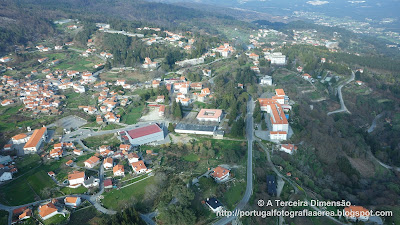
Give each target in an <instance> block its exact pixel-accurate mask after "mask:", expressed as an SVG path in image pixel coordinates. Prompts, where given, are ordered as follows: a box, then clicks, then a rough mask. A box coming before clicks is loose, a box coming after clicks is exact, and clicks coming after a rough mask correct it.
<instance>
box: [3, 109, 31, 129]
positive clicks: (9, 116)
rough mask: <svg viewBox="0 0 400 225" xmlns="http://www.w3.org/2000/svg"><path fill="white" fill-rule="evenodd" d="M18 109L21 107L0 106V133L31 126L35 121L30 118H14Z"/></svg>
mask: <svg viewBox="0 0 400 225" xmlns="http://www.w3.org/2000/svg"><path fill="white" fill-rule="evenodd" d="M20 108H22V105H12V106H0V132H2V133H3V132H6V131H11V130H15V129H16V128H17V127H23V126H25V127H26V126H32V125H33V123H34V122H35V121H34V120H32V119H30V118H21V116H18V117H15V116H16V115H17V114H18V112H19V109H20Z"/></svg>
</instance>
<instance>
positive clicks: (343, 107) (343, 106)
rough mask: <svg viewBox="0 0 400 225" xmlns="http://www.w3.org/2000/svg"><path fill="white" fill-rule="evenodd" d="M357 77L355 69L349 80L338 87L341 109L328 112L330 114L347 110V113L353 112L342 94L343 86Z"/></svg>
mask: <svg viewBox="0 0 400 225" xmlns="http://www.w3.org/2000/svg"><path fill="white" fill-rule="evenodd" d="M355 77H356V75H355V74H354V72H353V71H351V77H350V79H349V80H347V81H346V82H344V83H343V84H341V85H339V87H338V97H339V100H340V109H338V110H335V111H332V112H328V116H329V115H332V114H335V113H341V112H347V113H350V114H351V112H350V111H349V110H348V109H347V107H346V105H345V104H344V100H343V95H342V88H343V86H345V85H347V84H349V83H350V82H352V81H353V80H354V78H355Z"/></svg>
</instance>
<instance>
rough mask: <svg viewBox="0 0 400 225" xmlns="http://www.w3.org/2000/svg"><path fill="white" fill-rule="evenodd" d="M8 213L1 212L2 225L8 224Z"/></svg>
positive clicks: (0, 221)
mask: <svg viewBox="0 0 400 225" xmlns="http://www.w3.org/2000/svg"><path fill="white" fill-rule="evenodd" d="M7 218H8V212H7V211H0V224H7V222H8V220H7Z"/></svg>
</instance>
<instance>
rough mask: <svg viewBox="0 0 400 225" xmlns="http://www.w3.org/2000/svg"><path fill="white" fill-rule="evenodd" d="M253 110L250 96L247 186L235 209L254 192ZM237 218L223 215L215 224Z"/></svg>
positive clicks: (248, 108)
mask: <svg viewBox="0 0 400 225" xmlns="http://www.w3.org/2000/svg"><path fill="white" fill-rule="evenodd" d="M253 110H254V102H253V100H252V98H251V97H250V99H249V101H248V102H247V117H246V134H247V141H248V143H247V145H248V149H247V186H246V192H245V193H244V196H243V198H242V200H240V202H239V204H238V205H237V206H236V208H235V211H238V210H243V208H244V207H245V206H246V205H247V203H248V202H249V200H250V197H251V195H252V194H253V132H254V125H253ZM234 219H236V216H230V217H223V218H222V219H220V220H218V221H217V222H216V223H214V224H215V225H225V224H228V223H230V222H232V221H233V220H234Z"/></svg>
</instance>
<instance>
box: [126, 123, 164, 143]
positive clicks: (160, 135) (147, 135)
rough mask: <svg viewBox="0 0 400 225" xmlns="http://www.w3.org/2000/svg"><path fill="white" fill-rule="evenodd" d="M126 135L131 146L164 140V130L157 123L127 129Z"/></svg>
mask: <svg viewBox="0 0 400 225" xmlns="http://www.w3.org/2000/svg"><path fill="white" fill-rule="evenodd" d="M127 134H128V135H126V136H127V137H128V139H129V142H130V143H131V145H132V146H138V145H143V144H148V143H151V142H156V141H162V140H164V131H163V129H161V128H160V126H158V124H151V125H148V126H144V127H140V128H136V129H133V130H129V131H127Z"/></svg>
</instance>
